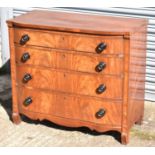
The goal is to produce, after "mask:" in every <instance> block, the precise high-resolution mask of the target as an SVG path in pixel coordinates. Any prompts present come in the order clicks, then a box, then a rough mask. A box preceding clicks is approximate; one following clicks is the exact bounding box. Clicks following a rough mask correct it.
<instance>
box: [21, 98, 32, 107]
mask: <svg viewBox="0 0 155 155" xmlns="http://www.w3.org/2000/svg"><path fill="white" fill-rule="evenodd" d="M32 102H33V100H32V98H31V97H27V98H26V99H25V100H24V102H23V104H24V106H29V105H30V104H31V103H32Z"/></svg>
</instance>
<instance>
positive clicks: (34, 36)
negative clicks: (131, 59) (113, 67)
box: [14, 28, 124, 54]
mask: <svg viewBox="0 0 155 155" xmlns="http://www.w3.org/2000/svg"><path fill="white" fill-rule="evenodd" d="M25 35H26V36H27V37H25V39H23V37H24V36H25ZM21 40H25V42H24V41H23V42H22V43H21ZM14 41H15V43H17V44H20V43H21V44H22V46H25V45H34V46H42V47H50V48H55V49H65V50H75V51H83V52H90V53H99V54H120V53H123V50H124V49H123V36H95V35H84V34H76V33H64V32H61V33H60V32H53V31H37V30H30V29H19V28H16V29H15V34H14ZM101 44H102V45H104V44H105V46H106V47H104V46H102V45H101ZM98 48H99V49H98ZM98 50H101V51H100V52H99V51H98Z"/></svg>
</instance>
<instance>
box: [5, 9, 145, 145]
mask: <svg viewBox="0 0 155 155" xmlns="http://www.w3.org/2000/svg"><path fill="white" fill-rule="evenodd" d="M7 24H8V27H9V38H10V51H11V76H12V95H13V114H12V118H13V122H14V123H16V124H18V123H20V121H21V119H20V115H21V114H23V115H26V116H27V117H29V118H31V119H34V120H37V119H39V120H44V119H46V120H49V121H52V122H54V123H57V124H59V125H63V126H68V127H82V126H85V127H88V128H90V129H91V130H96V131H98V132H105V131H108V130H115V131H118V132H120V134H121V136H120V137H121V141H122V143H124V144H126V143H128V139H129V131H130V128H131V127H132V125H133V124H135V123H141V121H142V117H143V111H144V87H145V62H146V28H147V21H146V20H144V19H132V18H118V17H108V16H102V15H88V14H77V13H63V12H48V11H32V12H29V13H27V14H24V15H21V16H18V17H16V18H15V19H11V20H8V21H7Z"/></svg>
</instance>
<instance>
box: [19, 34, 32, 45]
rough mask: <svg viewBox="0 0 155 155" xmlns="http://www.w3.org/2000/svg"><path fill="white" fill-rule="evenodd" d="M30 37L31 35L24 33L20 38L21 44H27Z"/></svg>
mask: <svg viewBox="0 0 155 155" xmlns="http://www.w3.org/2000/svg"><path fill="white" fill-rule="evenodd" d="M29 39H30V37H29V36H28V35H27V34H25V35H23V36H22V37H21V39H20V45H24V44H26V43H27V42H28V41H29Z"/></svg>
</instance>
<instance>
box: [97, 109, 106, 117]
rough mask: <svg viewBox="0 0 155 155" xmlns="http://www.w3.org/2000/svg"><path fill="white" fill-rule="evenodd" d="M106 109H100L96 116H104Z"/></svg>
mask: <svg viewBox="0 0 155 155" xmlns="http://www.w3.org/2000/svg"><path fill="white" fill-rule="evenodd" d="M105 113H106V111H105V110H104V109H99V111H98V112H97V113H96V118H102V117H103V116H104V115H105Z"/></svg>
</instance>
